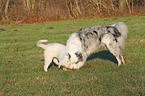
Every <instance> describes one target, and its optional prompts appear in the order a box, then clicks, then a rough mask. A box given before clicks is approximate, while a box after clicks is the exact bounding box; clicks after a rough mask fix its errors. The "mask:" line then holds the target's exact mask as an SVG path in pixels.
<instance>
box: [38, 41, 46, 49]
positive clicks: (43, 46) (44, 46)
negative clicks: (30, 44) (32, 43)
mask: <svg viewBox="0 0 145 96" xmlns="http://www.w3.org/2000/svg"><path fill="white" fill-rule="evenodd" d="M41 42H48V40H39V41H38V42H37V46H38V47H41V48H43V49H46V48H47V45H45V44H42V43H41Z"/></svg>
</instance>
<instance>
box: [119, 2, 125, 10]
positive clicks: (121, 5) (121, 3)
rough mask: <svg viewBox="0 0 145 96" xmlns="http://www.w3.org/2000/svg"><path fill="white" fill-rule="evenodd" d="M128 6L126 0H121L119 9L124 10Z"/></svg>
mask: <svg viewBox="0 0 145 96" xmlns="http://www.w3.org/2000/svg"><path fill="white" fill-rule="evenodd" d="M125 8H126V2H125V0H119V9H120V10H124V9H125Z"/></svg>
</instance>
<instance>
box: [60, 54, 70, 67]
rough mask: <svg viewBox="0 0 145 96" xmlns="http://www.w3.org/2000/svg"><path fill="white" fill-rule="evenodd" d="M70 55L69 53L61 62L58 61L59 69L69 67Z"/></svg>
mask: <svg viewBox="0 0 145 96" xmlns="http://www.w3.org/2000/svg"><path fill="white" fill-rule="evenodd" d="M71 64H72V63H71V55H70V54H69V53H67V54H65V55H63V56H62V58H61V60H60V61H59V66H58V67H59V68H60V67H61V66H63V67H65V68H69V67H70V66H71Z"/></svg>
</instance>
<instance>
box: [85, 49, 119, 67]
mask: <svg viewBox="0 0 145 96" xmlns="http://www.w3.org/2000/svg"><path fill="white" fill-rule="evenodd" d="M96 58H100V59H103V60H109V61H111V62H114V63H116V64H117V60H116V58H115V56H114V55H113V54H111V53H110V52H109V51H106V50H105V51H100V52H96V53H94V54H92V55H90V56H89V57H88V58H87V61H89V60H93V59H96Z"/></svg>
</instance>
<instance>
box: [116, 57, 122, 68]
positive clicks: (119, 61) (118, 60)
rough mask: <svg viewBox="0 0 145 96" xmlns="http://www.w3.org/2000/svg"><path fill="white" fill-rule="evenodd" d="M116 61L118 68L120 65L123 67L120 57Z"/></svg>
mask: <svg viewBox="0 0 145 96" xmlns="http://www.w3.org/2000/svg"><path fill="white" fill-rule="evenodd" d="M116 59H117V62H118V66H120V65H121V60H120V58H119V57H116Z"/></svg>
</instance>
